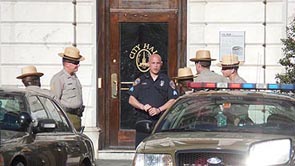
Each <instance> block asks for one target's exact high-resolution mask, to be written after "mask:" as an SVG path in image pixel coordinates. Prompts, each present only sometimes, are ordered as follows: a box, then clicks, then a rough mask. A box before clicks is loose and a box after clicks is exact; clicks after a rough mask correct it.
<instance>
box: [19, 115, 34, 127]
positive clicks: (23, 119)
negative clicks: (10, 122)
mask: <svg viewBox="0 0 295 166" xmlns="http://www.w3.org/2000/svg"><path fill="white" fill-rule="evenodd" d="M31 122H32V117H31V115H30V114H29V113H27V112H21V113H20V114H19V116H18V123H19V125H20V126H21V127H22V128H28V127H29V126H30V124H31Z"/></svg>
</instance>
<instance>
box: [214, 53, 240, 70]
mask: <svg viewBox="0 0 295 166" xmlns="http://www.w3.org/2000/svg"><path fill="white" fill-rule="evenodd" d="M240 64H241V63H240V61H239V57H238V56H237V55H234V54H229V55H223V56H222V58H221V62H220V63H218V64H217V66H219V67H238V66H239V65H240Z"/></svg>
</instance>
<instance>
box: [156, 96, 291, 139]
mask: <svg viewBox="0 0 295 166" xmlns="http://www.w3.org/2000/svg"><path fill="white" fill-rule="evenodd" d="M159 131H161V132H167V131H173V132H179V131H214V132H251V133H266V134H287V135H294V134H295V105H294V101H291V100H290V99H287V98H286V99H283V98H274V97H266V95H252V96H251V95H245V96H243V95H240V96H238V95H215V96H214V95H210V96H188V97H186V98H182V99H180V100H178V101H177V102H176V103H175V104H174V105H173V106H172V107H171V109H170V110H169V112H168V113H167V114H166V115H165V117H164V119H162V121H161V122H160V123H159V125H158V127H157V129H156V132H159Z"/></svg>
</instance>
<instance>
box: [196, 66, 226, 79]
mask: <svg viewBox="0 0 295 166" xmlns="http://www.w3.org/2000/svg"><path fill="white" fill-rule="evenodd" d="M194 81H195V82H229V80H228V79H227V78H225V77H223V76H221V75H219V74H216V73H214V72H212V71H210V70H209V69H204V70H203V71H202V72H201V73H200V74H198V77H197V78H196V79H195V80H194Z"/></svg>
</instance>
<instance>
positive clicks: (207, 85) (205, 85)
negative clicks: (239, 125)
mask: <svg viewBox="0 0 295 166" xmlns="http://www.w3.org/2000/svg"><path fill="white" fill-rule="evenodd" d="M188 86H189V87H191V88H193V89H253V90H289V91H290V90H295V84H261V83H222V82H219V83H214V82H190V83H188Z"/></svg>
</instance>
